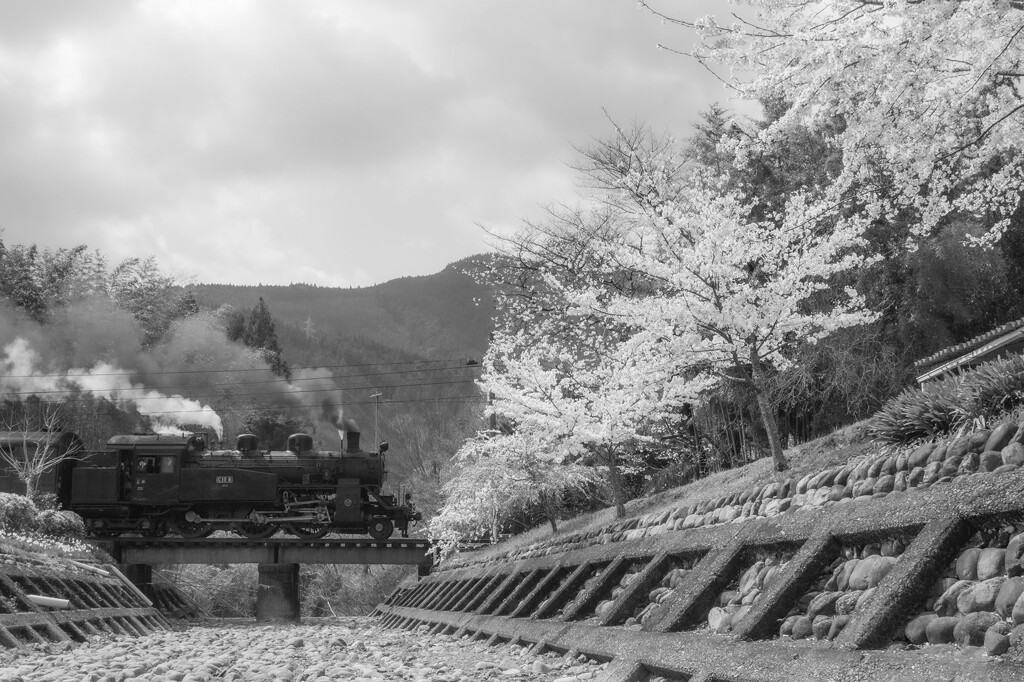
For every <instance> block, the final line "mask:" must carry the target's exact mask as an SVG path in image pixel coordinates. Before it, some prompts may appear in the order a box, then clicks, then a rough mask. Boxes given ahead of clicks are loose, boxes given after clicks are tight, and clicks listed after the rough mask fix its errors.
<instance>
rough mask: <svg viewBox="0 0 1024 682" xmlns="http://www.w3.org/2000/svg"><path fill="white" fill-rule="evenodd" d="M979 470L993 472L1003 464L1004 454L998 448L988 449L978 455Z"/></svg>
mask: <svg viewBox="0 0 1024 682" xmlns="http://www.w3.org/2000/svg"><path fill="white" fill-rule="evenodd" d="M978 460H979V461H978V471H981V472H983V473H986V474H988V473H991V472H993V471H995V470H996V469H998V468H999V467H1001V466H1003V455H1002V453H1000V452H998V451H996V450H986V451H985V452H983V453H981V454H980V455H979V456H978Z"/></svg>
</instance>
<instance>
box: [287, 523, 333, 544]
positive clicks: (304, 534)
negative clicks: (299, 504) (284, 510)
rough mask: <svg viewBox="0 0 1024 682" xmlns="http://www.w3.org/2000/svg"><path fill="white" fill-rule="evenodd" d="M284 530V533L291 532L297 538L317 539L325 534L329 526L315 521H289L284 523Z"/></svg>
mask: <svg viewBox="0 0 1024 682" xmlns="http://www.w3.org/2000/svg"><path fill="white" fill-rule="evenodd" d="M284 530H285V532H286V533H291V534H292V535H294V536H295V537H297V538H303V539H305V540H317V539H319V538H322V537H323V536H325V535H327V531H329V530H330V527H329V526H324V525H317V524H315V523H289V524H287V525H285V527H284Z"/></svg>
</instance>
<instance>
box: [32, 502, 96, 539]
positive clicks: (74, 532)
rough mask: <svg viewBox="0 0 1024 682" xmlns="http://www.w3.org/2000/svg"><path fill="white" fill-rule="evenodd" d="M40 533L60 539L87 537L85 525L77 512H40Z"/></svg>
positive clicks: (48, 510)
mask: <svg viewBox="0 0 1024 682" xmlns="http://www.w3.org/2000/svg"><path fill="white" fill-rule="evenodd" d="M39 531H40V532H41V533H43V534H44V535H50V536H53V537H58V538H60V537H65V538H66V537H81V536H83V535H85V523H84V522H83V521H82V517H81V516H79V515H78V514H76V513H75V512H72V511H60V510H57V509H46V510H44V511H41V512H39Z"/></svg>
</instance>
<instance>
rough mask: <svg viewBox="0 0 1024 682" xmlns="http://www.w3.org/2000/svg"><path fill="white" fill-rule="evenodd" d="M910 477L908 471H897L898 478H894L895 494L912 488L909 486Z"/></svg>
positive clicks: (893, 487)
mask: <svg viewBox="0 0 1024 682" xmlns="http://www.w3.org/2000/svg"><path fill="white" fill-rule="evenodd" d="M908 480H909V475H908V474H907V472H906V471H897V472H896V476H894V477H893V481H892V489H893V491H894V492H897V493H901V492H903V491H904V490H906V489H907V488H909V487H910V486H909V485H908V484H907V481H908Z"/></svg>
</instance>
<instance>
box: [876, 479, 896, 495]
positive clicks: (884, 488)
mask: <svg viewBox="0 0 1024 682" xmlns="http://www.w3.org/2000/svg"><path fill="white" fill-rule="evenodd" d="M895 483H896V477H895V476H893V475H892V474H882V475H881V476H879V477H878V481H877V482H876V483H875V487H874V489H873V491H872V492H874V494H876V495H877V494H878V493H882V494H886V495H887V494H889V493H891V492H892V491H893V489H894V488H895Z"/></svg>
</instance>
